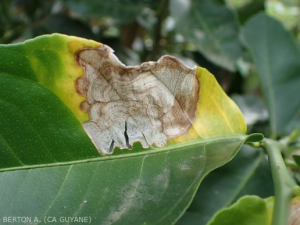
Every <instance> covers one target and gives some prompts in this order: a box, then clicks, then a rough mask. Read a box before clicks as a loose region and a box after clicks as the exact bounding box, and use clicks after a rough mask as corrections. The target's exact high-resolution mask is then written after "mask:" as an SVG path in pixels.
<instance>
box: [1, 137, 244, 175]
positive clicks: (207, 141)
mask: <svg viewBox="0 0 300 225" xmlns="http://www.w3.org/2000/svg"><path fill="white" fill-rule="evenodd" d="M246 137H247V136H246V135H242V134H230V135H224V136H218V137H212V138H209V139H201V140H195V141H189V142H184V143H178V144H176V145H171V146H168V147H164V148H156V147H151V148H150V149H149V150H144V151H140V152H136V153H131V154H130V153H129V154H125V155H111V156H102V157H97V158H90V159H81V160H73V161H68V162H55V163H44V164H38V165H27V166H18V167H10V168H3V169H0V172H8V171H16V170H28V169H37V168H47V167H55V166H70V165H75V164H84V163H91V162H100V161H106V160H114V159H123V158H124V159H125V158H129V157H139V156H144V155H152V154H159V153H162V152H167V151H172V150H174V151H175V150H182V149H183V148H185V147H189V146H192V145H201V144H204V145H208V144H210V143H212V142H221V141H223V140H229V139H231V140H237V139H239V140H241V141H242V140H243V139H244V140H245V139H246Z"/></svg>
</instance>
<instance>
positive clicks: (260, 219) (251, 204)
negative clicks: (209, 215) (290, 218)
mask: <svg viewBox="0 0 300 225" xmlns="http://www.w3.org/2000/svg"><path fill="white" fill-rule="evenodd" d="M273 204H274V198H273V197H270V198H267V199H265V200H264V199H261V198H259V197H257V196H245V197H243V198H241V199H240V200H239V201H238V202H236V203H235V204H234V205H232V206H230V207H229V208H227V209H223V210H221V211H219V212H218V213H217V214H216V215H215V216H214V218H213V219H212V220H211V221H210V222H209V223H208V225H218V224H220V225H221V224H222V225H227V224H228V225H229V224H230V225H238V224H239V225H248V224H249V225H250V224H257V225H271V223H272V211H273Z"/></svg>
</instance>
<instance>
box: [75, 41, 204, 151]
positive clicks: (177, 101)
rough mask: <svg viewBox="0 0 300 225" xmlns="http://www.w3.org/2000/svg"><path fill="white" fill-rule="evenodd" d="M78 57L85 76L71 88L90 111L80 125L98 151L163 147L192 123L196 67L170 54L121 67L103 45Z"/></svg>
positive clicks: (196, 95)
mask: <svg viewBox="0 0 300 225" xmlns="http://www.w3.org/2000/svg"><path fill="white" fill-rule="evenodd" d="M76 61H77V63H78V65H79V66H80V67H82V68H83V69H84V75H83V76H81V77H79V78H78V79H77V80H76V83H75V87H76V90H77V92H78V93H79V94H80V95H83V96H85V98H86V99H85V101H84V102H82V103H81V106H80V107H81V109H82V110H83V111H84V112H87V113H88V114H89V121H86V122H84V123H83V124H82V126H83V128H84V130H85V131H86V133H87V134H88V136H89V137H90V139H91V140H92V142H93V144H94V145H95V147H96V148H97V150H98V151H99V153H100V154H102V155H105V154H112V153H113V151H114V148H115V147H119V148H120V149H131V148H132V146H133V143H135V142H140V143H141V144H142V146H143V147H144V148H148V147H150V146H151V145H152V144H155V145H156V146H158V147H162V146H165V145H166V143H167V140H168V139H170V138H174V137H177V136H180V135H183V134H185V133H186V132H187V131H188V129H189V128H190V127H191V125H192V123H193V121H194V119H195V115H196V109H197V103H198V101H199V88H200V84H199V81H198V79H197V75H196V74H197V67H196V66H195V67H193V68H190V67H188V66H187V65H185V64H184V63H183V62H182V61H180V60H179V59H177V58H175V57H172V56H168V55H166V56H163V57H161V58H160V59H159V60H158V61H157V62H153V61H151V62H145V63H142V64H141V65H139V66H125V65H124V64H123V63H122V62H120V60H119V59H118V58H117V57H116V56H115V55H114V53H113V50H112V49H111V48H110V47H108V46H107V45H101V47H100V48H98V49H83V50H81V51H79V52H78V53H77V54H76Z"/></svg>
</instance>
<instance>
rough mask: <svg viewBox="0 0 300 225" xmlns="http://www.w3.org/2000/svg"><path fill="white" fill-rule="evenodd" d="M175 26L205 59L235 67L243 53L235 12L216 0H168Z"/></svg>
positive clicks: (233, 68)
mask: <svg viewBox="0 0 300 225" xmlns="http://www.w3.org/2000/svg"><path fill="white" fill-rule="evenodd" d="M170 15H171V16H172V17H173V18H174V19H175V20H176V30H177V31H178V32H179V33H180V34H181V35H182V36H183V37H184V38H185V39H186V40H187V41H188V42H190V43H192V44H194V45H195V46H196V49H197V50H198V51H200V52H201V54H203V55H204V56H205V57H206V58H207V59H208V60H210V61H212V62H213V63H215V64H217V65H219V66H222V67H224V68H226V69H227V70H229V71H235V70H236V67H235V64H236V60H237V59H238V57H239V56H240V55H241V54H242V45H241V43H240V42H239V39H238V37H237V33H238V26H237V23H236V21H235V18H234V14H233V13H232V12H231V11H230V10H229V9H228V8H227V7H226V5H225V3H224V2H220V1H218V0H213V1H212V0H203V1H179V0H171V1H170Z"/></svg>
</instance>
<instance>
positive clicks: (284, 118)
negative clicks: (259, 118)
mask: <svg viewBox="0 0 300 225" xmlns="http://www.w3.org/2000/svg"><path fill="white" fill-rule="evenodd" d="M242 38H243V40H244V42H245V43H246V45H247V47H248V49H249V51H250V52H251V54H252V57H253V60H254V63H255V65H256V67H257V71H258V75H259V78H260V81H261V82H260V84H261V88H262V91H263V94H264V98H265V103H266V105H267V108H268V111H269V115H270V124H271V131H272V133H273V134H274V135H276V134H280V133H282V132H284V130H285V128H286V127H287V126H288V125H289V124H290V123H291V122H292V121H293V120H294V119H295V117H296V116H297V114H298V112H299V110H300V99H299V98H297V97H295V96H298V92H299V91H298V89H299V86H300V76H299V73H300V64H299V60H298V59H299V58H300V51H299V48H298V47H297V45H296V44H295V42H294V40H293V39H292V37H291V35H290V34H289V33H288V32H287V31H286V30H285V29H284V28H283V26H282V24H280V22H278V21H276V20H274V19H272V18H271V17H269V16H267V15H265V14H263V13H260V14H258V15H256V16H254V17H252V18H251V19H250V20H249V21H248V22H247V23H246V24H245V26H244V28H243V29H242ZM283 56H284V57H283Z"/></svg>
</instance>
